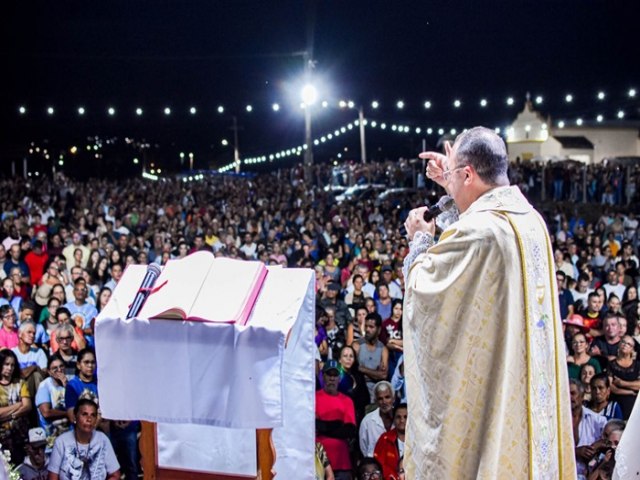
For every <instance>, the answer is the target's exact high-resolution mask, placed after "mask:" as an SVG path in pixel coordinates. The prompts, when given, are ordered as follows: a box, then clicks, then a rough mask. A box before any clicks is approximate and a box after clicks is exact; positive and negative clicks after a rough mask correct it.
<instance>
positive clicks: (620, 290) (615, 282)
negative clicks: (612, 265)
mask: <svg viewBox="0 0 640 480" xmlns="http://www.w3.org/2000/svg"><path fill="white" fill-rule="evenodd" d="M602 287H603V288H604V291H605V292H606V297H607V299H608V298H609V296H610V295H611V294H612V293H613V294H614V295H615V296H616V297H618V298H622V296H623V295H624V291H625V286H624V284H622V283H620V282H619V277H618V273H617V272H616V271H615V270H610V271H609V272H607V283H605V284H604V285H603V286H602Z"/></svg>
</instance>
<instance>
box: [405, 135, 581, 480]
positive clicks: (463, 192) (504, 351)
mask: <svg viewBox="0 0 640 480" xmlns="http://www.w3.org/2000/svg"><path fill="white" fill-rule="evenodd" d="M445 146H446V155H443V154H440V153H436V152H427V153H424V154H421V156H422V157H423V158H427V159H429V163H428V167H427V177H428V178H429V179H431V180H432V181H435V182H436V183H438V184H440V185H441V186H443V187H444V188H445V190H446V191H447V192H448V194H449V195H450V196H451V197H452V198H453V200H454V201H455V205H456V206H457V208H458V209H459V211H460V212H461V215H460V218H459V220H458V221H455V222H453V223H452V224H450V225H449V226H448V227H447V228H446V229H445V231H444V232H443V233H442V235H441V236H440V239H439V241H438V243H437V244H436V243H435V241H434V235H435V221H434V220H431V221H429V222H427V221H425V219H424V213H425V212H426V211H427V210H428V208H427V207H419V208H417V209H414V210H412V211H411V212H410V214H409V216H408V217H407V220H406V221H405V228H406V230H407V236H408V238H409V240H410V241H411V244H410V252H409V254H408V255H407V257H406V259H405V269H406V270H405V271H406V275H405V281H406V290H405V310H404V312H405V316H404V319H403V321H404V362H405V376H406V385H407V399H408V401H409V412H410V415H409V419H408V422H407V445H406V453H405V462H404V465H405V469H406V470H407V477H408V478H416V479H418V478H478V477H482V478H572V477H574V476H575V457H574V451H573V435H572V432H573V429H572V425H571V418H570V417H569V415H568V412H569V405H568V403H569V401H568V399H569V395H568V391H567V390H568V389H567V385H568V384H567V379H568V375H567V369H566V368H565V367H564V364H565V346H564V344H563V336H562V326H561V325H562V324H561V319H560V318H559V316H558V314H557V313H556V311H557V310H556V308H555V300H556V296H557V289H556V285H555V282H552V281H551V280H552V279H553V276H552V275H553V272H554V271H555V268H554V265H553V264H550V263H549V262H548V261H547V259H548V258H550V257H551V244H550V239H549V236H548V232H547V229H546V226H545V223H544V220H543V219H542V218H541V216H540V215H539V214H538V213H537V212H536V211H535V210H534V209H533V207H532V206H531V205H530V204H529V203H528V202H527V200H526V199H525V198H524V196H523V195H522V193H521V192H520V190H519V189H518V187H510V186H509V179H508V177H507V168H508V164H509V161H508V156H507V151H506V146H505V144H504V141H503V140H502V139H501V138H500V137H499V136H498V135H496V134H495V132H494V131H493V130H489V129H486V128H482V127H476V128H472V129H470V130H467V131H466V132H463V133H462V134H460V135H459V136H458V138H457V139H456V141H455V143H454V145H453V147H451V146H450V145H449V144H448V143H446V145H445ZM570 266H571V265H570ZM571 267H572V266H571ZM516 286H518V287H516ZM506 325H508V326H509V328H505V326H506ZM525 332H527V334H525ZM540 342H543V343H544V352H545V353H544V356H540V352H541V346H540ZM497 365H500V367H499V368H496V366H497ZM560 367H562V368H560ZM514 379H516V380H515V381H514ZM498 385H500V387H499V388H498V387H497V386H498ZM556 389H558V390H556ZM537 412H540V414H538V413H537ZM542 412H544V414H542ZM479 419H482V421H478V420H479ZM529 426H530V427H529ZM530 428H531V429H532V430H530Z"/></svg>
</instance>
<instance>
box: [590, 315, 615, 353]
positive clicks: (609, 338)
mask: <svg viewBox="0 0 640 480" xmlns="http://www.w3.org/2000/svg"><path fill="white" fill-rule="evenodd" d="M602 326H603V330H604V335H602V336H600V337H597V338H594V339H593V342H591V348H590V353H591V355H593V356H594V357H596V358H597V359H598V360H599V361H600V364H601V365H603V364H604V365H606V364H607V363H608V362H610V361H612V360H614V359H615V358H616V356H617V354H618V345H619V344H620V324H619V323H618V314H615V313H610V314H609V313H608V314H607V316H606V317H605V319H604V321H603V324H602Z"/></svg>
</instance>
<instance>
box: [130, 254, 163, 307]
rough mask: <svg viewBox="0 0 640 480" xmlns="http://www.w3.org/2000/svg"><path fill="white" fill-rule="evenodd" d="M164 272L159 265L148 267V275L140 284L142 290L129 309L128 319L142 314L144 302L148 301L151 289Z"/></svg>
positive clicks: (146, 274) (153, 264)
mask: <svg viewBox="0 0 640 480" xmlns="http://www.w3.org/2000/svg"><path fill="white" fill-rule="evenodd" d="M161 271H162V270H161V269H160V267H159V266H158V265H156V264H155V263H152V264H150V265H148V266H147V273H145V275H144V278H143V279H142V283H141V284H140V289H139V290H138V292H137V293H136V296H135V297H134V299H133V302H132V303H131V307H130V308H129V313H127V318H132V317H135V316H136V315H138V313H140V309H141V308H142V305H144V302H145V301H146V300H147V297H148V296H149V293H150V291H151V288H152V287H153V285H154V284H155V283H156V280H157V279H158V277H159V276H160V272H161Z"/></svg>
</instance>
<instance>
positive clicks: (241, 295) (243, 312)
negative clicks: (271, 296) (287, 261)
mask: <svg viewBox="0 0 640 480" xmlns="http://www.w3.org/2000/svg"><path fill="white" fill-rule="evenodd" d="M266 274H267V267H266V266H265V265H264V264H263V263H261V262H252V261H244V260H233V259H230V258H216V259H215V260H214V262H213V265H212V266H211V269H210V270H209V273H208V275H207V277H206V278H205V280H204V282H203V283H202V289H201V290H200V293H199V295H198V298H197V299H196V301H195V303H194V305H193V308H192V309H191V311H190V312H189V318H193V319H197V320H205V321H210V322H224V323H236V322H237V323H239V324H241V325H242V324H244V323H245V322H246V320H247V317H248V316H249V315H250V314H251V307H252V306H253V302H255V299H256V296H257V294H258V292H259V290H260V288H261V286H262V282H263V281H264V277H265V276H266ZM247 302H250V305H248V303H247Z"/></svg>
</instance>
